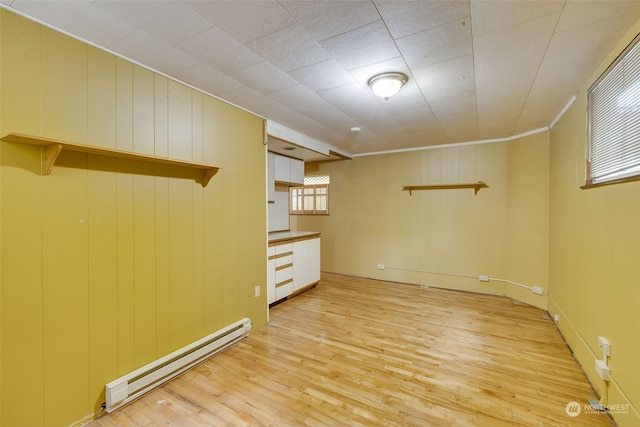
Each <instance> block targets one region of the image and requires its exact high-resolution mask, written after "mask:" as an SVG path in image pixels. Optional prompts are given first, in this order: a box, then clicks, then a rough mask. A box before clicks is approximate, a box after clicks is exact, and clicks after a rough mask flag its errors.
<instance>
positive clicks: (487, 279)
mask: <svg viewBox="0 0 640 427" xmlns="http://www.w3.org/2000/svg"><path fill="white" fill-rule="evenodd" d="M478 279H479V280H480V281H481V282H488V281H489V276H485V275H484V274H481V275H480V276H479V277H478Z"/></svg>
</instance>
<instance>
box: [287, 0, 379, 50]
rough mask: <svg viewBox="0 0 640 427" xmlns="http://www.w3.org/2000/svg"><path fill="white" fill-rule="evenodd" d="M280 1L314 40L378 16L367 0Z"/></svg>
mask: <svg viewBox="0 0 640 427" xmlns="http://www.w3.org/2000/svg"><path fill="white" fill-rule="evenodd" d="M280 4H281V5H282V6H283V7H284V8H285V9H286V10H287V11H288V12H289V13H290V14H291V16H293V17H294V18H295V20H296V21H297V22H298V24H300V26H302V27H303V28H304V29H305V31H306V32H308V33H309V34H310V35H311V36H312V37H313V38H315V39H316V40H324V39H327V38H329V37H333V36H337V35H338V34H343V33H346V32H349V31H351V30H354V29H356V28H360V27H363V26H365V25H367V24H370V23H372V22H375V21H377V20H379V19H380V15H379V14H378V11H377V10H376V8H375V6H374V5H373V3H372V2H371V1H370V0H366V1H365V0H351V1H335V0H334V1H300V0H293V1H290V0H285V1H280Z"/></svg>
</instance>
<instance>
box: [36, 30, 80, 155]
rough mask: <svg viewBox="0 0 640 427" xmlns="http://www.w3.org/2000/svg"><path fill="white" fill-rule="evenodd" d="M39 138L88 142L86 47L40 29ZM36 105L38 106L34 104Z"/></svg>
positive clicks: (51, 31)
mask: <svg viewBox="0 0 640 427" xmlns="http://www.w3.org/2000/svg"><path fill="white" fill-rule="evenodd" d="M41 35H42V39H41V44H42V50H41V52H40V54H41V57H40V58H41V69H40V78H41V79H42V87H41V90H40V97H41V98H40V102H39V105H40V114H41V116H40V117H41V120H42V134H43V135H47V136H48V137H50V138H56V139H63V140H67V141H74V142H80V143H85V142H86V141H87V45H85V44H84V43H81V42H79V41H78V40H75V39H71V38H69V37H67V36H65V35H63V34H60V33H58V32H55V31H54V30H51V29H49V28H45V27H42V28H41ZM36 105H38V104H36Z"/></svg>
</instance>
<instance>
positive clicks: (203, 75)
mask: <svg viewBox="0 0 640 427" xmlns="http://www.w3.org/2000/svg"><path fill="white" fill-rule="evenodd" d="M176 77H177V78H178V79H180V80H182V81H184V82H185V83H189V84H190V85H192V86H195V87H197V88H199V89H202V90H203V91H205V92H208V93H210V94H213V95H216V96H219V95H220V93H222V92H226V91H230V90H233V89H238V88H240V87H242V83H240V82H238V81H237V80H234V79H232V78H231V77H228V76H227V75H226V74H223V73H221V72H220V71H218V70H216V69H215V68H212V67H210V66H208V65H205V64H197V65H195V66H193V67H190V68H187V69H185V70H182V71H181V72H179V73H177V74H176Z"/></svg>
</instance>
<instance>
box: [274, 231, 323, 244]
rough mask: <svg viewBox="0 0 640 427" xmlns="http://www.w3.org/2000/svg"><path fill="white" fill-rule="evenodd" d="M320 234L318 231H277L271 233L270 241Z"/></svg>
mask: <svg viewBox="0 0 640 427" xmlns="http://www.w3.org/2000/svg"><path fill="white" fill-rule="evenodd" d="M311 236H320V232H318V231H276V232H274V233H269V243H273V242H279V241H281V240H291V239H299V238H304V237H311Z"/></svg>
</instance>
